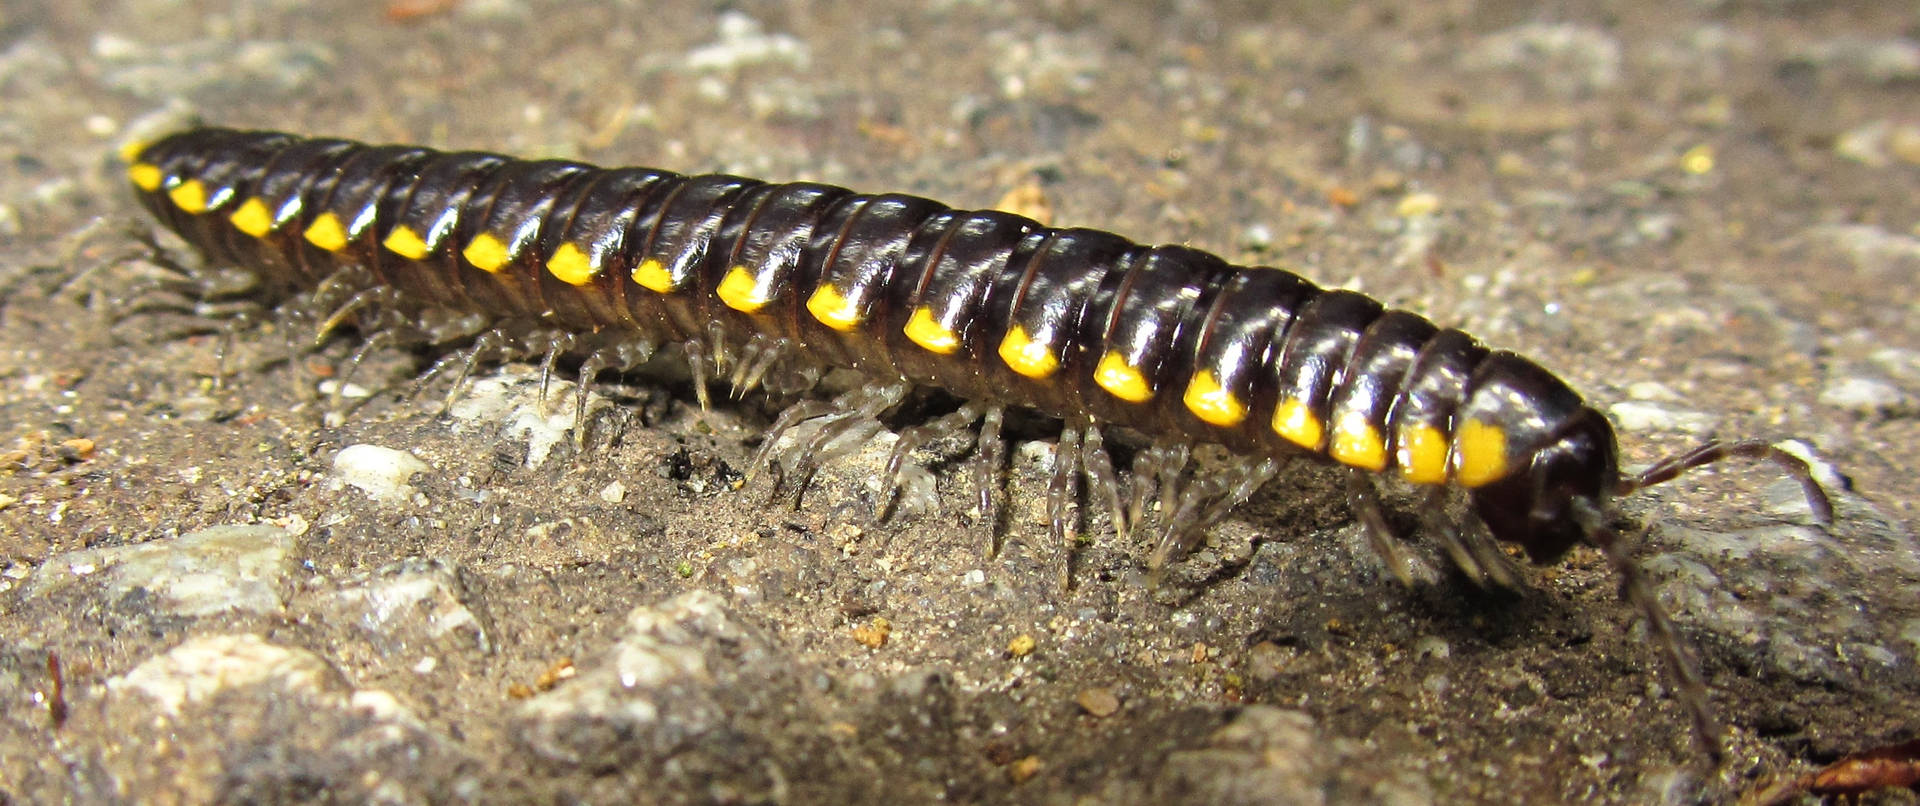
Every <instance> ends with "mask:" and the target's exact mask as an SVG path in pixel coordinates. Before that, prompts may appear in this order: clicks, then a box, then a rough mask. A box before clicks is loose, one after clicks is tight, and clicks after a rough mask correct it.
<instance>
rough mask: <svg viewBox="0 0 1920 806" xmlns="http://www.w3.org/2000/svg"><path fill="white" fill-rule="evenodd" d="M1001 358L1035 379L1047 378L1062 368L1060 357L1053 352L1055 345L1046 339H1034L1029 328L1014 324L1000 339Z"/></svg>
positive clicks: (1015, 370)
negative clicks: (1004, 336)
mask: <svg viewBox="0 0 1920 806" xmlns="http://www.w3.org/2000/svg"><path fill="white" fill-rule="evenodd" d="M1000 360H1001V361H1005V362H1007V367H1008V368H1009V369H1012V370H1013V371H1014V372H1018V373H1020V374H1022V375H1025V376H1027V377H1029V378H1033V379H1035V380H1038V379H1041V378H1046V377H1048V376H1050V375H1052V374H1053V373H1054V372H1055V371H1056V370H1058V369H1060V359H1059V358H1057V357H1055V356H1054V354H1053V347H1052V346H1050V345H1048V344H1047V343H1046V342H1044V341H1034V339H1033V337H1032V336H1029V335H1027V329H1026V328H1024V327H1021V326H1019V325H1014V326H1013V329H1012V330H1009V331H1007V337H1006V338H1004V339H1001V340H1000Z"/></svg>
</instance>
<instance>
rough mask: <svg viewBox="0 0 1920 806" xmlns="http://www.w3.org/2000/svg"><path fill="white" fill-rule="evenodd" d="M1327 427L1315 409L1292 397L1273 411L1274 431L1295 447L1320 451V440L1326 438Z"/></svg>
mask: <svg viewBox="0 0 1920 806" xmlns="http://www.w3.org/2000/svg"><path fill="white" fill-rule="evenodd" d="M1325 428H1326V426H1323V425H1321V424H1320V418H1319V417H1318V416H1315V415H1314V413H1313V409H1311V408H1308V407H1307V404H1306V402H1305V401H1303V400H1301V399H1299V398H1297V397H1290V398H1287V399H1286V400H1285V401H1283V402H1281V404H1280V407H1279V408H1277V409H1274V410H1273V431H1274V433H1276V434H1279V435H1280V436H1283V437H1286V438H1287V439H1288V441H1291V442H1292V443H1293V444H1295V445H1299V446H1300V447H1302V448H1306V449H1307V450H1310V451H1317V450H1320V438H1321V437H1322V436H1324V435H1325V434H1324V430H1325Z"/></svg>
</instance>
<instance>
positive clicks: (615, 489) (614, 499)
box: [600, 481, 627, 504]
mask: <svg viewBox="0 0 1920 806" xmlns="http://www.w3.org/2000/svg"><path fill="white" fill-rule="evenodd" d="M600 500H602V501H605V502H607V503H609V504H618V503H620V502H621V501H625V500H627V485H625V484H621V483H620V482H617V481H616V482H614V483H612V484H609V485H607V486H605V487H602V488H600Z"/></svg>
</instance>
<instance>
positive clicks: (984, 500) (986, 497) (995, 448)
mask: <svg viewBox="0 0 1920 806" xmlns="http://www.w3.org/2000/svg"><path fill="white" fill-rule="evenodd" d="M1006 413H1007V409H1006V407H1004V406H994V407H992V408H989V409H987V412H986V415H985V416H983V417H982V418H981V420H980V439H979V441H978V442H976V443H974V445H975V449H974V464H973V486H974V489H975V490H977V491H978V493H979V496H980V500H979V512H980V521H979V524H978V526H977V528H980V529H982V530H984V531H985V532H986V543H987V556H989V557H991V556H993V555H994V554H996V553H998V552H999V549H1000V547H999V546H998V545H996V544H995V541H994V525H995V521H996V520H998V513H997V512H996V511H995V509H994V496H993V488H994V481H995V480H996V479H998V478H999V477H1000V462H1001V459H1002V457H1003V455H1004V454H1005V452H1006V443H1005V442H1003V441H1002V440H1001V439H1000V422H1001V420H1002V419H1003V418H1004V417H1005V416H1006Z"/></svg>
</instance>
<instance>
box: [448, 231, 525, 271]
mask: <svg viewBox="0 0 1920 806" xmlns="http://www.w3.org/2000/svg"><path fill="white" fill-rule="evenodd" d="M460 256H461V257H464V258H466V259H467V262H468V263H472V264H473V265H474V268H477V269H479V270H481V271H484V272H496V271H499V270H501V269H504V268H506V267H507V264H508V263H512V262H513V251H512V250H510V249H508V248H507V245H506V244H505V243H502V242H501V240H500V239H499V238H495V237H493V234H492V233H487V232H482V233H480V234H479V235H477V236H475V237H474V239H473V241H472V242H471V243H468V244H467V248H465V249H462V250H460Z"/></svg>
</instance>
